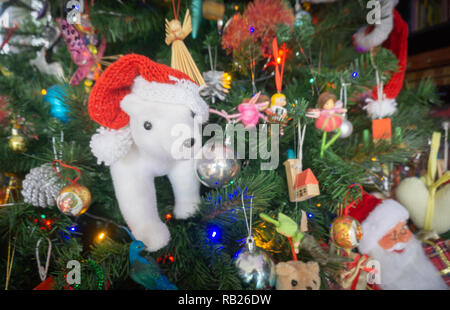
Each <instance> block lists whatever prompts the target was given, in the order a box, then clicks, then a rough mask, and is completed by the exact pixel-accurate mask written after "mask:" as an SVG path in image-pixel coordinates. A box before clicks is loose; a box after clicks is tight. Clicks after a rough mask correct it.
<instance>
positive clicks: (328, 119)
mask: <svg viewBox="0 0 450 310" xmlns="http://www.w3.org/2000/svg"><path fill="white" fill-rule="evenodd" d="M345 112H347V109H344V108H343V107H342V101H341V100H336V96H335V95H333V94H332V93H329V92H324V93H322V94H321V95H320V96H319V100H318V104H317V109H308V111H307V112H306V117H309V118H316V122H315V123H314V125H315V127H316V128H317V129H319V130H321V131H323V136H322V147H321V149H320V157H323V154H324V152H325V150H326V149H328V148H329V147H330V146H331V145H332V144H333V143H334V142H335V141H336V139H337V138H339V136H340V135H341V128H340V127H341V125H342V115H341V114H343V113H345ZM334 130H337V132H336V134H335V135H334V136H333V137H332V138H331V139H330V141H328V142H327V141H326V140H327V133H328V132H331V131H334Z"/></svg>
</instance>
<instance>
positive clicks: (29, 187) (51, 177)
mask: <svg viewBox="0 0 450 310" xmlns="http://www.w3.org/2000/svg"><path fill="white" fill-rule="evenodd" d="M22 187H23V189H22V195H23V197H24V201H25V202H26V203H29V204H31V205H33V206H35V207H42V208H47V207H52V206H55V205H56V198H57V197H58V195H59V192H60V191H61V189H62V188H63V187H64V184H63V182H62V180H61V179H60V178H59V177H58V175H57V174H56V173H55V171H54V170H53V168H52V165H51V164H44V165H42V166H40V167H36V168H33V169H31V170H30V172H29V173H28V174H27V175H26V176H25V180H23V182H22Z"/></svg>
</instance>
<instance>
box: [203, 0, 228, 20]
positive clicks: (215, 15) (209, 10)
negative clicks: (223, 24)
mask: <svg viewBox="0 0 450 310" xmlns="http://www.w3.org/2000/svg"><path fill="white" fill-rule="evenodd" d="M202 12H203V17H204V18H205V19H207V20H214V21H217V20H219V19H222V17H223V15H224V14H225V4H224V3H223V2H219V1H214V0H205V1H203V6H202Z"/></svg>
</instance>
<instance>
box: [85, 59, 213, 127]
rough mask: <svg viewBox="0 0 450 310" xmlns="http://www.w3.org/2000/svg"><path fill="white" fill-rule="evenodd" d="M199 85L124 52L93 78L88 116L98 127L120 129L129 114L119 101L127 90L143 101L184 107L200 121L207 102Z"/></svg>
mask: <svg viewBox="0 0 450 310" xmlns="http://www.w3.org/2000/svg"><path fill="white" fill-rule="evenodd" d="M198 89H199V86H198V85H197V84H195V83H194V82H193V81H192V80H191V79H190V78H189V77H188V76H187V75H186V74H184V73H182V72H180V71H178V70H175V69H172V68H170V67H168V66H166V65H163V64H159V63H157V62H154V61H152V60H150V59H148V58H147V57H145V56H142V55H137V54H128V55H125V56H123V57H121V58H120V59H119V60H117V61H116V62H115V63H113V64H112V65H110V66H109V67H108V68H107V69H106V70H105V71H104V72H103V74H102V75H101V76H100V77H99V78H98V79H97V81H96V83H95V85H94V87H93V88H92V91H91V94H90V96H89V115H90V117H91V118H92V120H94V121H95V122H97V123H99V124H100V125H101V126H104V127H107V128H110V129H120V128H122V127H125V126H126V125H127V124H128V122H129V116H128V114H126V113H125V112H124V111H123V110H122V109H121V108H120V103H121V101H122V100H123V99H124V97H125V96H126V95H128V94H130V93H133V94H136V95H138V96H140V97H142V99H144V100H152V101H156V102H163V103H168V104H182V105H186V106H188V107H189V108H190V109H191V110H192V112H194V113H195V114H196V115H197V116H198V117H199V118H200V119H201V121H202V122H206V121H207V120H208V105H207V104H206V102H205V101H204V100H203V99H202V98H201V97H200V95H199V93H198Z"/></svg>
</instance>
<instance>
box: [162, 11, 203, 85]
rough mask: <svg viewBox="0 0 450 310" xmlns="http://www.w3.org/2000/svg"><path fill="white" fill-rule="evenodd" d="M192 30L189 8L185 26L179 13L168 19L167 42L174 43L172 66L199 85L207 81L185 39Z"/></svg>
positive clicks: (185, 17) (168, 43)
mask: <svg viewBox="0 0 450 310" xmlns="http://www.w3.org/2000/svg"><path fill="white" fill-rule="evenodd" d="M191 31H192V23H191V15H190V14H189V10H187V11H186V15H185V16H184V21H183V26H182V25H181V22H180V21H179V20H178V14H175V19H172V20H171V21H170V22H169V21H168V20H167V19H166V44H167V45H170V44H172V60H171V64H170V66H171V67H172V68H174V69H176V70H179V71H181V72H183V73H185V74H187V75H188V76H189V77H190V78H191V79H192V80H193V81H194V82H195V83H197V84H198V85H203V84H205V81H204V80H203V77H202V75H201V74H200V72H199V71H198V68H197V65H196V64H195V62H194V60H193V59H192V56H191V54H190V53H189V51H188V49H187V47H186V45H185V44H184V41H183V40H184V39H185V38H186V37H187V36H188V35H189V34H190V33H191Z"/></svg>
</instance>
